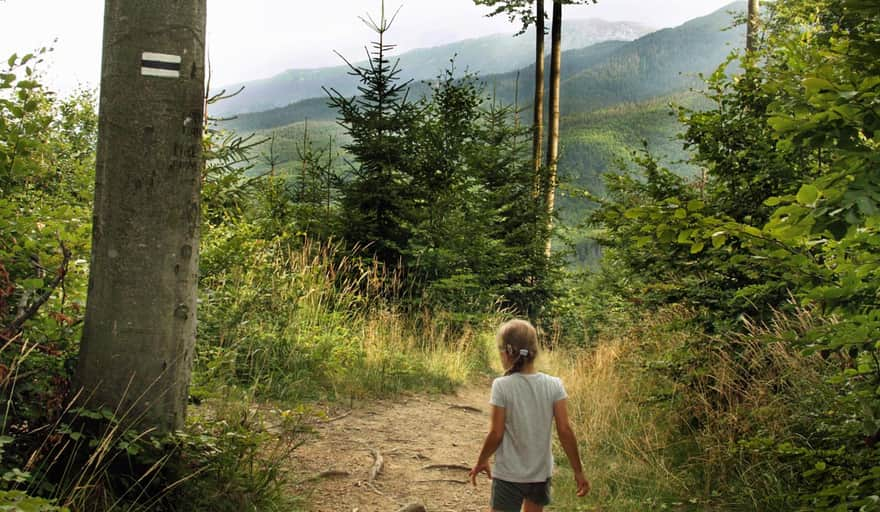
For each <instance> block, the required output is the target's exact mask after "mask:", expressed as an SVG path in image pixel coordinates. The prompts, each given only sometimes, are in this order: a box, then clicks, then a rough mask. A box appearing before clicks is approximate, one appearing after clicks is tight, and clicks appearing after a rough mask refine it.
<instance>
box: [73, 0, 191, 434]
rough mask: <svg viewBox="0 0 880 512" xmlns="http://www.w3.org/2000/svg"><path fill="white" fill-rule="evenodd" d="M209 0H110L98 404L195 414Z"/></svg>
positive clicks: (89, 352) (96, 241)
mask: <svg viewBox="0 0 880 512" xmlns="http://www.w3.org/2000/svg"><path fill="white" fill-rule="evenodd" d="M206 1H207V0H151V1H149V2H145V1H141V0H105V7H104V9H105V11H104V43H103V64H102V70H101V92H100V107H99V128H98V155H97V169H96V176H95V207H94V227H93V232H92V254H91V273H90V277H89V290H88V303H87V309H86V317H85V324H84V327H83V339H82V347H81V350H80V355H79V362H78V367H77V372H76V381H77V384H78V385H80V386H82V387H83V395H82V397H83V399H84V400H87V404H88V406H89V407H93V408H97V407H109V408H111V409H112V410H115V411H117V417H119V418H120V419H121V420H123V421H124V422H125V423H126V424H136V425H137V426H138V427H145V428H151V427H153V428H156V430H157V431H158V432H160V433H161V432H169V431H173V430H176V429H179V428H181V427H182V426H183V421H184V416H185V411H186V404H187V391H188V386H189V379H190V365H191V363H192V359H193V349H194V345H195V335H196V292H197V277H198V247H199V194H200V184H201V172H202V166H203V163H202V146H201V139H202V130H203V123H204V87H205V85H204V82H205V23H206V21H205V20H206V10H207V6H206Z"/></svg>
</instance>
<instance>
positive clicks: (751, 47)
mask: <svg viewBox="0 0 880 512" xmlns="http://www.w3.org/2000/svg"><path fill="white" fill-rule="evenodd" d="M748 16H749V19H748V25H747V29H746V30H747V32H746V51H748V52H753V51H755V50H756V49H757V48H758V25H759V24H760V23H761V13H760V11H759V6H758V0H749V14H748Z"/></svg>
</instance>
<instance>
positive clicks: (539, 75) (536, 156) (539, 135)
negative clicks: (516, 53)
mask: <svg viewBox="0 0 880 512" xmlns="http://www.w3.org/2000/svg"><path fill="white" fill-rule="evenodd" d="M544 53H545V51H544V0H537V7H536V8H535V102H534V106H533V107H532V110H533V112H532V113H533V114H534V119H533V121H532V129H533V135H532V137H533V138H532V161H533V166H534V169H535V190H534V193H535V198H538V197H540V194H541V181H542V180H541V163H542V162H541V160H542V159H543V146H544V59H545V55H544Z"/></svg>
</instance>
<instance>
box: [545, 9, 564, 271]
mask: <svg viewBox="0 0 880 512" xmlns="http://www.w3.org/2000/svg"><path fill="white" fill-rule="evenodd" d="M561 75H562V3H561V2H558V1H554V2H553V27H552V28H551V31H550V119H549V122H548V125H549V127H548V132H547V189H546V190H545V191H544V192H545V203H546V206H547V227H548V235H547V248H546V254H547V257H550V250H551V245H552V240H551V238H552V237H551V236H550V233H549V232H550V231H551V230H552V229H553V210H554V208H555V207H556V182H557V176H556V170H557V164H558V161H559V95H560V86H561V84H562V76H561Z"/></svg>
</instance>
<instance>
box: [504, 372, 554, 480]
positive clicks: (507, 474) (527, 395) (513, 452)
mask: <svg viewBox="0 0 880 512" xmlns="http://www.w3.org/2000/svg"><path fill="white" fill-rule="evenodd" d="M565 398H568V395H566V394H565V388H564V387H563V386H562V381H561V380H559V379H558V378H556V377H551V376H549V375H546V374H543V373H532V374H524V373H514V374H513V375H508V376H506V377H499V378H497V379H495V381H494V382H492V397H491V398H490V399H489V403H490V404H492V405H494V406H497V407H503V408H504V437H503V438H502V439H501V445H500V446H499V447H498V451H496V452H495V467H494V469H493V471H492V477H493V478H498V479H499V480H506V481H508V482H519V483H528V482H544V481H546V480H547V479H548V478H550V476H551V475H552V474H553V452H552V450H551V446H550V436H551V433H552V428H553V404H554V403H556V402H557V401H559V400H562V399H565Z"/></svg>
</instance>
